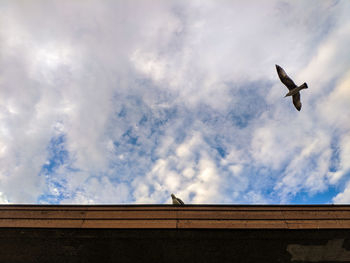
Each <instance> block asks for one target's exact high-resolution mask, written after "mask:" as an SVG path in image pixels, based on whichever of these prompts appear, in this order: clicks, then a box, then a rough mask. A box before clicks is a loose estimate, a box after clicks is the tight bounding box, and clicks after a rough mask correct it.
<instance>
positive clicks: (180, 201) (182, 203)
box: [176, 197, 185, 205]
mask: <svg viewBox="0 0 350 263" xmlns="http://www.w3.org/2000/svg"><path fill="white" fill-rule="evenodd" d="M176 199H177V201H179V203H180V204H181V205H184V204H185V203H184V202H183V201H182V200H181V199H180V198H178V197H177V198H176Z"/></svg>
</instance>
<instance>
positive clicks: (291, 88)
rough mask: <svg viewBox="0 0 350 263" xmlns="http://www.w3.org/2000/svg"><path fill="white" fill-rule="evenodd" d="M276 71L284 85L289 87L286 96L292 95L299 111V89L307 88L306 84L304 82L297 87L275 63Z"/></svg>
mask: <svg viewBox="0 0 350 263" xmlns="http://www.w3.org/2000/svg"><path fill="white" fill-rule="evenodd" d="M276 69H277V73H278V76H279V78H280V80H281V81H282V83H283V84H284V85H286V87H287V88H288V89H289V92H288V93H287V94H286V96H284V97H287V96H293V104H294V106H295V108H296V109H297V110H298V111H300V110H301V102H300V93H299V91H300V90H302V89H307V88H308V86H307V84H306V83H304V84H302V85H300V86H299V87H298V86H297V85H295V83H294V82H293V80H292V79H291V78H290V77H288V75H287V73H286V72H285V71H284V70H283V68H281V67H280V66H278V65H276Z"/></svg>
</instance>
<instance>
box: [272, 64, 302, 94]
mask: <svg viewBox="0 0 350 263" xmlns="http://www.w3.org/2000/svg"><path fill="white" fill-rule="evenodd" d="M276 69H277V73H278V76H279V78H280V80H281V81H282V83H283V84H284V85H286V87H287V88H288V89H289V90H292V89H294V88H296V87H297V85H295V83H294V82H293V80H292V79H291V78H290V77H288V75H287V73H286V72H285V71H284V69H283V68H281V67H280V66H278V65H276Z"/></svg>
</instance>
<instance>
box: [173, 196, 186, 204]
mask: <svg viewBox="0 0 350 263" xmlns="http://www.w3.org/2000/svg"><path fill="white" fill-rule="evenodd" d="M171 198H172V199H173V205H184V204H185V203H184V202H182V200H181V199H180V198H177V197H176V196H175V195H174V194H171Z"/></svg>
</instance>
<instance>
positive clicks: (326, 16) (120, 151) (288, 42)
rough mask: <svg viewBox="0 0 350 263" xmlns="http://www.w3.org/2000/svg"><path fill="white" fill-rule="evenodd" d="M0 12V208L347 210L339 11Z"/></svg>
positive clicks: (195, 5)
mask: <svg viewBox="0 0 350 263" xmlns="http://www.w3.org/2000/svg"><path fill="white" fill-rule="evenodd" d="M316 3H317V4H316ZM0 10H1V13H2V16H1V17H0V23H1V24H2V25H3V26H2V27H1V28H0V193H1V195H0V202H11V203H37V202H41V203H169V202H170V193H171V192H174V193H175V194H176V195H178V196H180V198H182V199H183V200H184V201H185V202H186V203H252V202H255V203H256V202H258V203H280V202H283V203H288V202H293V200H294V198H295V197H296V196H297V195H298V194H300V193H305V192H306V193H308V195H309V196H310V197H311V196H313V195H316V194H317V193H321V192H326V191H327V189H329V188H330V187H339V192H338V195H337V196H336V197H335V199H334V200H335V201H337V202H340V201H342V200H347V199H346V198H347V197H345V196H348V194H347V192H348V190H347V188H345V189H343V188H341V185H343V184H344V183H346V182H348V173H349V166H348V163H349V160H348V159H349V158H348V156H349V149H348V148H349V145H350V144H349V137H348V136H347V134H349V130H350V127H349V124H348V120H347V116H349V114H348V111H349V104H348V101H349V92H348V89H347V88H346V87H348V86H349V84H348V83H349V75H348V74H349V72H348V69H349V66H350V65H349V59H348V55H347V54H348V46H349V41H350V36H349V34H348V32H349V30H348V28H349V25H350V20H349V18H348V13H349V10H350V7H349V4H348V3H347V2H346V1H323V2H322V3H319V2H316V1H310V2H303V1H294V2H292V3H287V2H284V1H277V0H276V1H268V2H264V3H261V2H260V1H255V2H254V1H253V2H244V1H236V2H232V1H220V3H217V2H214V1H207V2H201V1H192V2H191V3H188V2H186V1H145V2H142V3H138V4H135V3H131V2H128V1H117V2H116V1H105V2H103V4H101V3H100V2H98V1H93V0H91V1H86V2H84V4H83V5H82V4H81V3H80V2H69V1H43V2H38V3H36V4H32V3H31V4H27V3H22V2H16V1H15V2H7V3H5V4H4V3H2V4H0ZM43 21H45V23H43ZM276 63H278V64H280V65H282V66H283V67H284V68H285V69H286V71H287V73H288V74H289V75H290V76H291V77H292V78H293V79H294V80H295V81H296V82H297V83H303V82H307V83H308V85H309V89H308V90H304V91H303V92H302V94H301V97H302V98H301V99H302V103H303V108H302V111H301V112H300V113H299V112H296V111H295V109H294V108H293V105H292V103H291V101H290V99H289V98H286V99H283V95H284V94H285V93H286V89H285V87H284V86H283V84H281V83H280V81H279V80H278V77H277V74H276V72H275V69H274V64H276ZM342 191H344V192H342ZM333 197H334V196H329V198H328V199H329V201H331V200H332V198H333Z"/></svg>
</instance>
